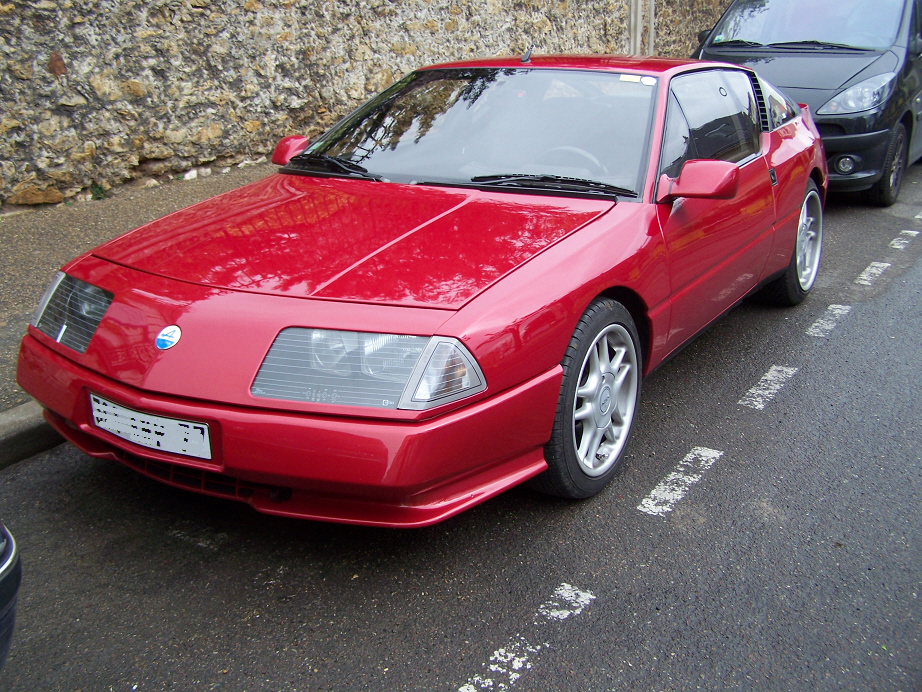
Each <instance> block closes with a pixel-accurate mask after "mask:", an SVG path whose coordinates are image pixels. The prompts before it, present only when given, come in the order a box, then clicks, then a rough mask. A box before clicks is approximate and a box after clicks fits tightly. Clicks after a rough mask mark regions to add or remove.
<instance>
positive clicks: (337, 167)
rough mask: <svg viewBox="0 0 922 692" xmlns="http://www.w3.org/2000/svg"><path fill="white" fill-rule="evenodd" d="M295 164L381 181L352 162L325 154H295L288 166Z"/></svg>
mask: <svg viewBox="0 0 922 692" xmlns="http://www.w3.org/2000/svg"><path fill="white" fill-rule="evenodd" d="M292 164H295V167H297V168H302V166H300V165H299V164H306V165H308V166H318V165H319V166H321V167H323V168H324V169H325V170H327V171H329V170H333V171H337V172H339V173H346V174H347V175H348V176H349V177H353V178H364V179H365V180H383V178H382V177H381V176H380V175H375V174H374V173H369V172H368V169H367V168H365V167H364V166H360V165H359V164H357V163H355V162H354V161H350V160H349V159H345V158H342V157H340V156H327V155H326V154H297V155H296V156H293V157H291V161H289V162H288V165H289V166H291V165H292Z"/></svg>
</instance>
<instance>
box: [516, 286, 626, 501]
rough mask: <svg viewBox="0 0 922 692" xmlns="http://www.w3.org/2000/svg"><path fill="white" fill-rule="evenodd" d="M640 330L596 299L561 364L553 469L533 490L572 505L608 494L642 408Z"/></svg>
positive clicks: (616, 306) (549, 454)
mask: <svg viewBox="0 0 922 692" xmlns="http://www.w3.org/2000/svg"><path fill="white" fill-rule="evenodd" d="M639 344H640V339H639V338H638V335H637V327H636V326H635V325H634V320H633V319H632V318H631V315H630V313H629V312H628V311H627V310H626V309H625V307H624V306H623V305H621V304H620V303H618V302H616V301H614V300H611V299H609V298H598V299H596V300H595V301H593V302H592V304H590V306H589V307H588V308H587V309H586V312H585V313H583V316H582V317H581V318H580V321H579V323H578V324H577V326H576V329H575V330H574V332H573V336H572V337H571V339H570V344H569V346H568V347H567V351H566V354H565V355H564V358H563V361H561V364H562V365H563V380H562V382H561V385H560V396H559V398H558V401H557V416H556V418H555V419H554V428H553V431H552V434H551V440H550V442H549V443H548V444H547V446H546V447H545V459H546V460H547V463H548V469H547V471H545V472H544V473H543V474H541V475H540V476H538V477H537V478H535V479H534V480H533V482H532V486H533V487H535V488H536V489H537V490H540V491H542V492H545V493H547V494H549V495H557V496H559V497H565V498H568V499H574V500H575V499H582V498H586V497H591V496H593V495H595V494H596V493H598V492H599V491H600V490H602V488H604V487H605V486H606V485H607V484H608V482H609V481H610V480H611V478H612V476H614V475H615V472H616V471H617V470H618V467H619V466H620V465H621V462H622V460H623V459H624V455H625V450H626V449H627V444H628V440H629V439H630V436H631V430H632V428H633V423H634V418H635V415H636V413H637V407H638V405H639V403H640V387H641V372H642V366H643V363H642V356H641V352H640V347H639Z"/></svg>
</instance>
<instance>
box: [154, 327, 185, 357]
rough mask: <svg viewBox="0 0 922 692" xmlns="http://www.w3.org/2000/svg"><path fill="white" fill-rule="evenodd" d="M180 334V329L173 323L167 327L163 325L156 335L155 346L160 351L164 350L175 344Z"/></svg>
mask: <svg viewBox="0 0 922 692" xmlns="http://www.w3.org/2000/svg"><path fill="white" fill-rule="evenodd" d="M181 336H182V330H181V329H180V328H179V327H177V326H176V325H175V324H171V325H170V326H169V327H164V328H163V329H161V330H160V333H159V334H158V335H157V342H156V343H157V348H159V349H160V350H161V351H166V350H167V349H168V348H172V347H173V346H175V345H176V344H177V343H178V342H179V338H180V337H181Z"/></svg>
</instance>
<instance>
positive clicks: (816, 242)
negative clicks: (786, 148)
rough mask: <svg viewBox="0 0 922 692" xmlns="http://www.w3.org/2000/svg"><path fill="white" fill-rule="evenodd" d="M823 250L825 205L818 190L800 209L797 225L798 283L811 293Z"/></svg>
mask: <svg viewBox="0 0 922 692" xmlns="http://www.w3.org/2000/svg"><path fill="white" fill-rule="evenodd" d="M822 248H823V203H822V201H820V196H819V194H818V193H817V192H816V190H810V191H809V192H808V193H807V196H806V197H805V198H804V203H803V206H802V207H801V208H800V221H799V222H798V225H797V249H796V252H797V282H798V283H799V284H800V288H801V290H802V291H809V290H810V288H811V287H812V286H813V282H814V281H816V274H817V272H818V271H819V268H820V251H821V250H822Z"/></svg>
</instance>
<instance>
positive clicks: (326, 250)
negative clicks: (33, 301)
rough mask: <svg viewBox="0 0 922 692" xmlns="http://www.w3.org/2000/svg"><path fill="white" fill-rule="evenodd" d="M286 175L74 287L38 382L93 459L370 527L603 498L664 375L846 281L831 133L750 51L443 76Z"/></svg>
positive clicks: (330, 140) (39, 315) (67, 291)
mask: <svg viewBox="0 0 922 692" xmlns="http://www.w3.org/2000/svg"><path fill="white" fill-rule="evenodd" d="M273 161H274V162H275V163H277V164H279V165H280V166H281V168H280V170H279V172H278V174H277V175H272V176H270V177H268V178H266V179H264V180H261V181H259V182H257V183H254V184H252V185H248V186H247V187H244V188H241V189H239V190H236V191H233V192H229V193H227V194H224V195H221V196H220V197H216V198H214V199H211V200H208V201H206V202H203V203H201V204H197V205H195V206H193V207H190V208H188V209H185V210H183V211H180V212H177V213H175V214H172V215H170V216H167V217H165V218H163V219H160V220H159V221H155V222H153V223H151V224H148V225H146V226H143V227H141V228H139V229H137V230H135V231H133V232H131V233H128V234H127V235H124V236H122V237H120V238H118V239H116V240H113V241H112V242H109V243H107V244H105V245H102V246H101V247H99V248H96V249H95V250H93V251H92V252H89V253H87V254H86V255H83V256H82V257H79V258H77V259H76V260H74V261H72V262H70V263H69V264H67V265H66V266H65V267H64V268H63V269H62V271H61V272H60V273H58V275H57V276H56V278H55V279H54V281H53V283H52V284H51V286H50V287H49V288H48V290H47V292H46V293H45V296H44V297H43V298H42V300H41V303H40V305H39V306H38V309H37V311H36V313H35V317H34V319H33V321H32V324H31V326H30V327H29V331H28V334H27V335H26V336H25V338H24V339H23V342H22V347H21V351H20V357H19V368H18V379H19V383H20V384H21V385H22V387H23V388H24V389H25V390H26V391H27V392H29V393H30V394H32V395H33V396H34V397H35V398H36V399H38V401H39V402H41V404H42V405H43V406H44V407H45V410H46V413H45V415H46V417H47V419H48V421H49V422H50V423H51V424H52V425H53V426H54V427H55V428H57V429H58V430H59V431H60V432H61V434H62V435H64V436H65V437H66V438H67V439H69V440H70V441H71V442H73V443H74V444H75V445H76V446H77V447H79V448H80V449H81V450H83V451H84V452H86V453H87V454H89V455H92V456H95V457H103V458H109V459H115V460H117V461H120V462H122V463H124V464H127V465H128V466H130V467H132V468H134V469H137V470H138V471H140V472H141V473H144V474H146V475H148V476H150V477H152V478H155V479H158V480H161V481H163V482H165V483H169V484H171V485H174V486H177V487H181V488H188V489H191V490H195V491H197V492H201V493H206V494H210V495H218V496H223V497H228V498H235V499H238V500H242V501H245V502H248V503H250V504H251V505H252V506H253V507H254V508H255V509H257V510H259V511H261V512H268V513H272V514H279V515H287V516H294V517H304V518H310V519H321V520H328V521H339V522H349V523H355V524H370V525H383V526H422V525H426V524H432V523H434V522H437V521H440V520H442V519H445V518H446V517H450V516H452V515H454V514H457V513H458V512H461V511H462V510H464V509H466V508H468V507H471V506H472V505H475V504H477V503H479V502H483V501H484V500H486V499H487V498H489V497H491V496H493V495H495V494H497V493H499V492H502V491H503V490H505V489H506V488H509V487H511V486H513V485H516V484H518V483H522V482H523V481H526V480H529V479H530V480H531V483H532V484H533V485H534V486H535V487H536V488H538V489H539V490H542V491H545V492H548V493H553V494H556V495H560V496H563V497H567V498H584V497H589V496H591V495H593V494H595V493H597V492H599V491H600V490H601V489H602V488H603V487H604V486H605V485H606V483H608V482H609V481H610V480H611V478H612V476H613V475H614V474H615V472H616V470H617V469H618V465H619V464H620V462H621V460H622V459H623V458H624V455H625V448H626V445H627V444H628V441H629V439H630V436H631V427H632V424H633V421H634V417H635V415H636V413H637V407H638V402H639V399H640V391H641V382H642V380H643V377H644V375H646V374H647V373H649V372H650V371H651V370H652V369H654V368H656V367H657V366H658V365H660V364H661V363H662V362H663V361H664V359H666V358H667V357H668V356H669V355H670V354H671V353H674V352H675V351H676V350H677V349H679V348H680V347H681V346H682V345H683V344H684V343H686V342H687V341H689V340H690V339H693V338H694V337H695V335H696V334H698V333H699V332H701V331H702V330H703V329H705V328H707V326H708V325H709V324H710V323H711V322H713V321H714V320H716V319H717V318H718V317H719V316H720V315H721V314H722V313H724V312H726V311H727V310H729V309H730V308H731V307H733V306H734V305H735V304H736V303H738V302H739V301H740V300H742V299H743V298H744V297H746V296H748V295H751V294H753V293H755V292H757V291H758V292H760V295H761V296H762V297H764V298H765V299H768V300H771V301H774V302H777V303H781V304H794V303H798V302H800V301H801V300H803V298H804V297H805V295H806V294H807V292H808V291H809V290H810V288H811V286H812V285H813V283H814V280H815V278H816V275H817V271H818V268H819V261H820V249H821V243H822V215H823V201H824V198H825V190H826V163H825V161H826V159H825V156H824V155H823V147H822V144H821V142H820V139H819V136H818V134H817V131H816V128H815V127H814V125H813V122H812V120H811V118H810V114H809V112H808V111H807V110H805V109H804V110H802V109H801V108H799V107H798V106H797V105H795V104H793V103H791V102H790V101H789V100H788V99H787V98H786V97H785V96H784V95H782V94H781V93H780V92H779V91H778V90H776V89H775V88H773V87H772V86H771V85H770V84H767V83H766V82H764V81H763V80H761V79H759V78H758V77H757V76H756V75H755V74H754V73H753V72H751V71H749V70H747V69H744V68H740V67H736V66H730V65H721V64H714V63H702V62H690V61H678V60H663V59H635V58H620V57H577V56H557V57H530V56H523V57H522V58H502V59H491V60H481V61H473V62H463V63H452V64H445V65H438V66H434V67H429V68H426V69H422V70H418V71H416V72H413V73H411V74H409V75H407V76H406V77H405V78H403V79H401V80H400V81H399V82H397V83H396V84H394V85H393V86H392V87H390V88H389V89H387V90H386V91H384V92H383V93H381V94H380V95H378V96H376V97H375V98H373V99H372V100H370V101H369V102H368V103H366V104H365V105H363V106H362V107H361V108H359V109H358V110H356V111H355V112H353V113H352V114H350V115H349V116H347V117H346V118H344V119H343V120H342V121H340V122H339V123H338V124H336V125H335V126H334V127H332V128H331V129H330V130H329V131H327V132H326V133H324V134H323V135H322V136H320V137H319V138H317V139H316V140H314V141H312V142H310V143H308V141H307V140H306V139H305V138H303V137H288V138H285V139H284V140H282V141H281V142H279V145H278V146H277V148H276V152H275V155H274V157H273Z"/></svg>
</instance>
